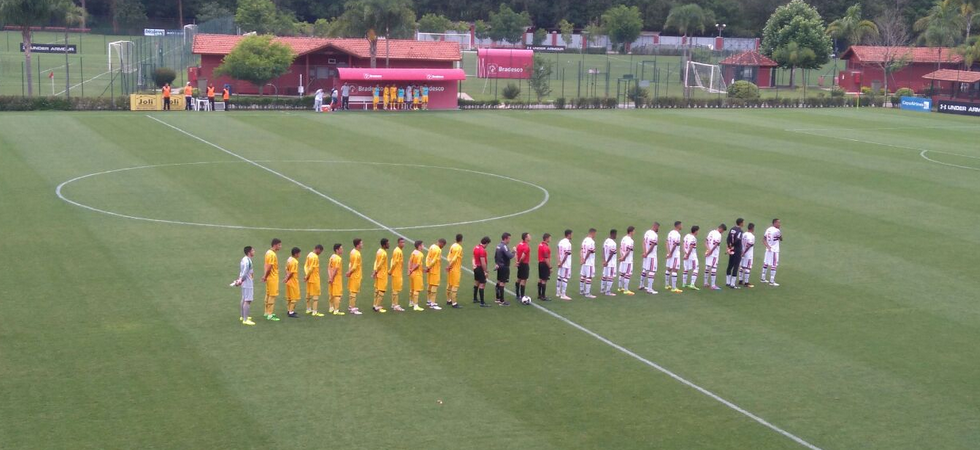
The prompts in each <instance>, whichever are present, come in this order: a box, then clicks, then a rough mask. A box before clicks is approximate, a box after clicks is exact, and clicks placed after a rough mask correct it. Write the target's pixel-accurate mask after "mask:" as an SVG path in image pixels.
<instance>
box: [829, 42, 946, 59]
mask: <svg viewBox="0 0 980 450" xmlns="http://www.w3.org/2000/svg"><path fill="white" fill-rule="evenodd" d="M889 49H890V50H889ZM851 56H855V57H857V59H858V60H860V61H861V62H865V63H882V62H885V59H886V58H888V57H889V56H890V57H891V58H897V57H906V56H907V57H909V58H910V59H911V60H910V62H913V63H932V64H936V63H939V62H940V59H942V62H944V63H950V64H959V63H962V62H963V57H962V56H960V55H959V54H958V53H956V51H954V50H953V49H951V48H949V47H882V46H874V45H852V46H851V48H848V49H847V51H845V52H844V54H842V55H841V59H850V57H851Z"/></svg>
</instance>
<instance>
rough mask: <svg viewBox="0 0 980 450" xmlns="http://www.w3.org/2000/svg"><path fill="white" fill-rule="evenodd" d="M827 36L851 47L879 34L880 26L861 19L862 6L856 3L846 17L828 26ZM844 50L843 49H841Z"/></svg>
mask: <svg viewBox="0 0 980 450" xmlns="http://www.w3.org/2000/svg"><path fill="white" fill-rule="evenodd" d="M827 34H829V35H830V37H832V38H834V39H837V40H839V41H840V40H844V41H847V43H848V44H850V45H858V44H860V43H862V42H863V41H864V40H865V39H867V38H870V37H874V36H876V35H877V34H878V26H877V25H875V23H874V22H872V21H870V20H865V19H864V18H862V17H861V4H860V3H855V4H854V5H853V6H851V7H850V8H847V12H846V13H845V14H844V17H841V18H840V19H837V20H835V21H833V22H830V24H829V25H827ZM841 48H843V47H841Z"/></svg>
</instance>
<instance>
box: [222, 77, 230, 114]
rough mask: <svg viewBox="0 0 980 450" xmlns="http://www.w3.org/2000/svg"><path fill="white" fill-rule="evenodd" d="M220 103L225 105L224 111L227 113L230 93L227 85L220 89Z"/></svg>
mask: <svg viewBox="0 0 980 450" xmlns="http://www.w3.org/2000/svg"><path fill="white" fill-rule="evenodd" d="M221 101H222V102H224V104H225V111H228V109H230V107H231V92H230V91H229V90H228V85H227V84H226V85H225V87H223V88H221Z"/></svg>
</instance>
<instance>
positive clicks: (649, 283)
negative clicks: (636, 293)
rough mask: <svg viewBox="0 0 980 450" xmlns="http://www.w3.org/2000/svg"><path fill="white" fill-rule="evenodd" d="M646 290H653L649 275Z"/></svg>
mask: <svg viewBox="0 0 980 450" xmlns="http://www.w3.org/2000/svg"><path fill="white" fill-rule="evenodd" d="M647 290H648V291H652V290H653V274H650V278H647Z"/></svg>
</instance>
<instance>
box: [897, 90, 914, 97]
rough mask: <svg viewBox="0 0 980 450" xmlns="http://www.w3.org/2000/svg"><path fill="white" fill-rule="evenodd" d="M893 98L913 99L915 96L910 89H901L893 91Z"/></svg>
mask: <svg viewBox="0 0 980 450" xmlns="http://www.w3.org/2000/svg"><path fill="white" fill-rule="evenodd" d="M895 96H896V97H914V96H915V91H913V90H912V89H910V88H901V89H899V90H897V91H895Z"/></svg>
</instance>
